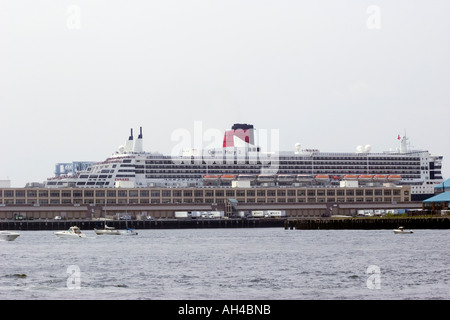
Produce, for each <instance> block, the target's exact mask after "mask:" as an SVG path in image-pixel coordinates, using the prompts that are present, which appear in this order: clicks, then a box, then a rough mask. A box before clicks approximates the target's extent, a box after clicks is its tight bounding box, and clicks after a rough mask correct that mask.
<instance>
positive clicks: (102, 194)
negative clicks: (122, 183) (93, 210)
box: [74, 190, 105, 198]
mask: <svg viewBox="0 0 450 320" xmlns="http://www.w3.org/2000/svg"><path fill="white" fill-rule="evenodd" d="M74 196H75V194H74ZM95 196H96V197H102V198H103V197H104V196H105V190H97V191H95Z"/></svg>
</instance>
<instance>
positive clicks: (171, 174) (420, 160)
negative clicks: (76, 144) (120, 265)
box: [44, 124, 443, 201]
mask: <svg viewBox="0 0 450 320" xmlns="http://www.w3.org/2000/svg"><path fill="white" fill-rule="evenodd" d="M255 130H256V129H255V128H254V127H253V125H251V124H234V125H233V126H232V128H231V129H229V130H226V131H225V134H224V138H223V145H222V146H221V147H220V148H213V149H205V150H200V151H199V150H195V149H190V150H182V151H181V152H180V154H179V155H175V156H174V155H164V154H161V153H154V152H145V151H144V150H143V133H142V127H141V128H140V132H139V135H138V137H137V139H136V140H135V139H134V136H133V129H131V134H130V136H129V138H128V140H127V141H126V143H125V145H123V146H120V147H119V148H118V150H117V151H116V152H114V153H113V154H112V155H111V156H110V157H108V158H107V159H105V160H104V161H101V162H73V163H58V164H57V165H56V169H55V176H54V177H51V178H48V179H47V181H45V183H44V184H45V186H46V187H48V188H62V187H73V188H105V187H106V188H149V187H158V188H161V187H168V188H170V187H171V188H174V187H183V188H185V187H208V186H232V185H233V184H237V183H242V185H246V186H250V187H256V188H257V187H268V186H280V187H289V186H293V187H294V186H295V187H301V186H314V185H317V186H330V187H336V186H342V183H343V182H351V183H352V185H353V186H354V185H355V184H356V185H358V186H377V185H384V184H397V185H409V186H411V200H413V201H421V200H423V199H426V198H428V197H430V195H433V194H434V187H435V186H436V185H438V184H440V183H441V182H442V181H443V177H442V173H441V168H442V156H440V155H432V154H431V153H430V152H429V151H427V150H410V148H409V145H408V139H407V137H406V136H403V137H401V136H399V137H398V140H399V148H398V149H397V150H395V151H386V152H381V153H374V152H371V147H370V146H369V145H367V146H365V147H362V146H359V147H357V148H356V150H355V152H350V153H349V152H347V153H338V152H320V151H319V150H317V149H301V146H300V145H299V144H296V145H295V148H294V150H293V151H270V150H264V148H261V147H260V146H258V145H256V144H255Z"/></svg>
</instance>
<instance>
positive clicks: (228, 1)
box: [0, 0, 450, 187]
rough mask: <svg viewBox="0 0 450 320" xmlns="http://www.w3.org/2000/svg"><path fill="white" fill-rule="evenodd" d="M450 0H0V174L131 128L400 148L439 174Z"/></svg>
mask: <svg viewBox="0 0 450 320" xmlns="http://www.w3.org/2000/svg"><path fill="white" fill-rule="evenodd" d="M449 15H450V1H448V0H433V1H425V0H423V1H419V0H416V1H413V0H408V1H406V0H403V1H401V0H396V1H380V0H378V1H376V0H372V1H366V0H347V1H338V0H322V1H312V0H311V1H299V0H291V1H287V0H276V1H275V0H273V1H265V0H240V1H234V0H172V1H170V0H158V1H152V0H145V1H139V0H134V1H115V0H104V1H99V0H83V1H82V0H65V1H64V0H58V1H56V0H53V1H48V0H40V1H34V0H29V1H23V0H0V150H1V151H0V152H1V153H0V180H2V179H10V180H11V184H12V186H13V187H23V186H24V185H25V184H26V183H27V182H31V181H38V182H42V181H44V180H45V179H46V178H47V177H50V176H53V172H54V166H55V163H57V162H72V161H102V160H104V159H105V158H106V157H108V156H109V155H110V154H112V153H113V152H114V151H115V150H116V149H117V147H118V146H119V145H121V144H124V143H125V141H126V139H127V138H128V135H129V131H130V128H134V129H135V132H136V133H137V131H138V130H139V127H140V126H142V127H143V130H144V149H145V150H146V151H159V152H163V153H169V154H170V152H171V149H172V148H173V146H174V144H175V142H173V141H171V135H172V133H173V132H174V131H175V130H177V129H180V128H184V129H186V130H189V131H193V130H194V122H195V121H201V123H202V127H203V129H204V130H207V129H218V130H222V131H224V130H225V129H227V128H230V127H231V126H232V124H233V123H251V124H253V125H254V126H255V128H257V129H268V130H270V129H277V130H279V136H280V149H282V150H293V149H294V144H295V143H297V142H299V143H300V144H301V145H302V148H316V149H320V150H321V151H346V152H353V151H355V148H356V146H358V145H363V146H364V145H367V144H370V145H371V146H372V151H373V152H381V151H385V150H389V149H395V148H396V147H397V139H396V138H397V135H398V134H403V133H404V132H405V131H406V133H407V135H408V136H409V138H410V141H411V145H412V146H414V147H416V148H423V149H427V150H429V151H430V152H432V153H435V154H442V155H443V156H444V169H443V172H444V177H445V178H448V177H450V146H449V144H448V140H449V134H448V128H447V127H448V121H449V116H450V97H449V93H450V62H449V59H450V34H449V31H450V19H449Z"/></svg>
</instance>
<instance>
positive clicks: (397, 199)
mask: <svg viewBox="0 0 450 320" xmlns="http://www.w3.org/2000/svg"><path fill="white" fill-rule="evenodd" d="M237 200H238V201H240V202H244V201H245V202H247V203H325V202H336V203H343V202H384V203H386V202H393V201H394V202H401V201H402V199H401V198H400V197H384V198H383V197H374V198H358V197H357V198H333V199H330V198H299V199H296V198H287V199H285V198H265V199H256V198H249V199H240V198H238V199H237ZM404 201H408V200H406V199H405V200H404ZM225 202H226V199H214V198H205V199H181V198H178V199H173V200H164V199H162V200H160V199H148V198H147V199H130V200H129V201H128V200H124V199H119V200H118V201H116V200H114V199H108V200H107V201H106V203H107V204H150V203H152V204H159V203H217V204H221V203H225ZM36 203H39V204H41V205H45V204H82V203H84V204H104V203H105V201H104V200H100V199H97V200H95V201H94V199H85V200H84V201H81V200H74V201H72V200H71V199H61V200H59V199H50V201H49V200H48V199H39V202H35V201H34V200H28V201H25V200H24V199H17V200H15V201H13V200H6V201H5V202H4V204H36Z"/></svg>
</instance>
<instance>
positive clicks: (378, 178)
mask: <svg viewBox="0 0 450 320" xmlns="http://www.w3.org/2000/svg"><path fill="white" fill-rule="evenodd" d="M373 180H376V181H385V180H387V176H386V175H384V174H376V175H374V176H373Z"/></svg>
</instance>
